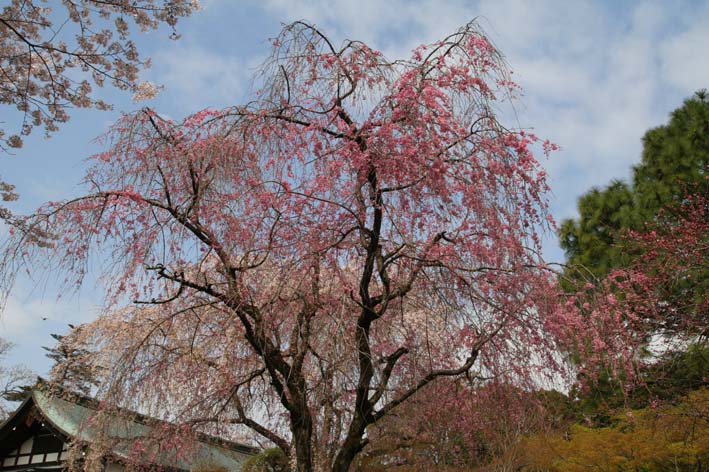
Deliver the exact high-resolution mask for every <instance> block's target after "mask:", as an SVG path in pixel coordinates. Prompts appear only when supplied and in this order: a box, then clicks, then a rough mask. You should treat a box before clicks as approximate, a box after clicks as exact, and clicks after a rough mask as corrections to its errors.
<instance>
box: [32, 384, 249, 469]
mask: <svg viewBox="0 0 709 472" xmlns="http://www.w3.org/2000/svg"><path fill="white" fill-rule="evenodd" d="M62 397H63V396H58V395H54V394H52V393H49V392H47V391H46V389H44V388H35V389H34V390H33V391H32V399H33V400H34V403H35V405H36V406H37V408H38V409H39V410H40V411H41V412H42V415H43V416H44V417H45V419H46V420H47V421H49V422H50V423H51V424H52V426H54V428H56V429H58V430H59V431H60V432H62V433H63V434H65V435H66V436H68V437H71V438H76V439H79V440H82V441H86V442H87V443H91V442H92V439H94V438H96V437H104V438H106V437H108V438H110V440H111V444H112V446H111V453H112V454H113V455H115V456H117V457H118V458H125V459H127V458H130V457H132V456H131V451H132V450H133V449H132V448H133V447H134V443H135V441H136V440H138V439H140V438H141V437H148V436H150V435H151V433H153V436H154V433H155V431H153V428H154V427H155V425H156V424H165V423H161V422H159V421H157V420H152V424H151V422H150V421H143V420H146V418H145V417H142V416H140V415H136V414H133V416H132V417H131V418H130V419H129V418H125V417H123V416H115V417H113V416H112V417H111V418H110V421H104V422H99V421H92V418H94V417H95V416H96V414H97V410H96V409H94V408H92V407H91V406H92V405H91V404H90V403H91V399H85V400H86V401H70V400H68V399H64V398H62ZM70 398H71V397H70ZM72 400H73V398H72ZM87 403H88V404H87ZM133 418H136V419H133ZM147 420H150V419H149V418H147ZM256 452H258V451H257V450H256V449H254V448H250V447H248V446H243V445H239V444H236V443H231V442H227V441H222V440H219V439H217V438H212V437H209V436H205V435H200V436H199V437H198V439H197V440H195V441H191V445H190V447H189V451H187V452H186V453H185V454H176V453H175V451H173V450H167V451H162V452H158V453H155V454H152V455H151V456H150V459H149V462H150V463H152V464H155V465H159V466H162V467H167V468H171V469H181V470H212V471H213V470H225V471H239V470H241V467H242V465H243V463H244V462H245V461H246V460H247V459H248V458H249V457H250V456H251V455H253V454H255V453H256Z"/></svg>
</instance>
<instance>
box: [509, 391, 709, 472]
mask: <svg viewBox="0 0 709 472" xmlns="http://www.w3.org/2000/svg"><path fill="white" fill-rule="evenodd" d="M614 419H615V420H616V421H615V422H614V425H613V426H610V427H604V428H589V427H585V426H581V425H578V424H577V425H573V426H572V427H571V428H570V430H569V431H567V432H566V433H564V434H559V433H556V434H543V435H542V434H538V435H535V436H532V437H530V438H528V439H527V440H526V441H525V442H524V444H523V446H522V447H523V449H524V456H525V463H526V465H525V467H524V468H523V469H522V470H526V471H529V472H531V471H549V472H557V471H558V472H562V471H563V472H583V471H591V470H593V471H599V472H604V471H608V472H611V471H612V472H623V471H633V472H660V471H667V470H672V471H696V470H707V469H704V467H709V388H702V389H699V390H696V391H694V392H691V393H689V394H688V395H687V396H685V397H683V398H682V399H681V401H680V402H679V403H677V404H675V405H666V406H661V407H656V408H651V407H648V408H644V409H642V410H633V411H629V412H627V413H626V414H622V415H618V416H616V417H615V418H614Z"/></svg>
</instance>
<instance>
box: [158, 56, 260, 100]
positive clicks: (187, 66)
mask: <svg viewBox="0 0 709 472" xmlns="http://www.w3.org/2000/svg"><path fill="white" fill-rule="evenodd" d="M251 72H252V71H251V70H250V67H249V66H248V64H245V63H244V62H242V61H241V60H239V59H237V58H235V57H229V56H224V55H220V54H217V53H215V52H212V51H210V50H209V49H206V48H205V47H204V46H178V47H174V46H173V47H172V48H170V49H169V50H160V51H158V52H157V53H155V54H154V55H153V69H152V71H151V77H153V78H154V80H155V81H156V82H157V83H160V84H163V85H164V86H165V91H166V92H168V91H169V92H170V94H169V97H171V99H172V100H174V98H175V97H180V103H178V104H175V103H171V106H173V107H174V106H176V107H177V108H178V109H182V110H183V111H185V112H193V111H196V110H199V109H203V108H210V107H215V108H223V107H226V106H229V105H234V104H236V103H238V102H239V101H240V100H241V99H242V96H243V94H244V93H245V91H246V90H247V88H248V84H249V80H250V78H251ZM161 98H162V97H161Z"/></svg>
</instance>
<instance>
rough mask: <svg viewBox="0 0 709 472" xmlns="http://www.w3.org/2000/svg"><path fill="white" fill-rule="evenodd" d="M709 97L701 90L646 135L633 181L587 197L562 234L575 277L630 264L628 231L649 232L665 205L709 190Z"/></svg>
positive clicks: (589, 194) (581, 201)
mask: <svg viewBox="0 0 709 472" xmlns="http://www.w3.org/2000/svg"><path fill="white" fill-rule="evenodd" d="M708 131H709V100H707V93H706V91H704V90H700V91H698V92H697V93H695V94H694V96H692V97H691V98H688V99H687V100H685V101H684V104H683V105H682V107H680V108H678V109H677V110H675V111H673V112H672V113H671V115H670V121H669V123H667V124H666V125H662V126H658V127H657V128H653V129H651V130H649V131H647V132H646V133H645V136H644V137H643V152H642V157H641V162H640V164H638V165H637V166H635V167H634V168H633V177H632V182H631V183H626V182H622V181H613V182H611V183H610V184H609V185H608V186H607V187H605V188H602V189H598V188H594V189H592V190H590V191H589V192H587V193H586V194H584V195H583V196H581V198H580V199H579V203H578V211H579V217H578V218H577V219H569V220H566V221H564V222H563V223H562V225H561V228H560V232H559V238H560V243H561V247H562V248H563V249H564V251H565V252H566V257H567V263H568V264H569V265H570V266H571V269H570V270H568V271H567V276H568V277H569V278H570V279H572V280H574V279H575V280H578V279H583V278H585V277H586V276H589V275H590V276H600V277H602V276H604V275H606V274H607V273H608V272H609V271H610V270H611V269H613V268H616V267H623V266H626V265H627V264H629V263H630V261H631V260H632V257H633V255H632V254H631V253H628V251H627V250H626V249H625V248H623V247H621V245H620V244H619V242H620V238H621V236H622V235H621V233H622V231H624V230H636V231H641V230H643V225H644V224H645V223H646V222H652V221H653V220H654V219H655V217H656V216H657V214H658V212H659V211H660V210H661V209H662V208H666V207H670V206H673V205H676V204H678V203H680V202H681V200H682V199H683V198H684V196H685V195H689V194H703V195H707V194H709V180H708V179H707V175H709V171H708V166H709V132H708Z"/></svg>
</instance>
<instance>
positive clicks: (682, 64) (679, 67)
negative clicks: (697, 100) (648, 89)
mask: <svg viewBox="0 0 709 472" xmlns="http://www.w3.org/2000/svg"><path fill="white" fill-rule="evenodd" d="M707 15H709V8H707V9H705V12H704V14H702V15H697V17H696V19H695V20H696V21H695V22H694V24H693V25H691V26H690V27H689V29H687V30H686V31H683V32H681V33H679V34H677V35H676V36H674V37H671V38H669V39H668V40H667V41H665V42H663V43H662V44H660V45H659V51H660V57H661V72H662V75H663V78H664V79H665V80H666V81H667V82H668V83H670V84H671V85H673V86H674V87H676V88H678V89H679V90H682V91H687V92H690V91H696V90H698V89H700V88H709V60H707V45H708V44H709V26H707V22H706V18H707ZM685 93H686V92H685Z"/></svg>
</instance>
